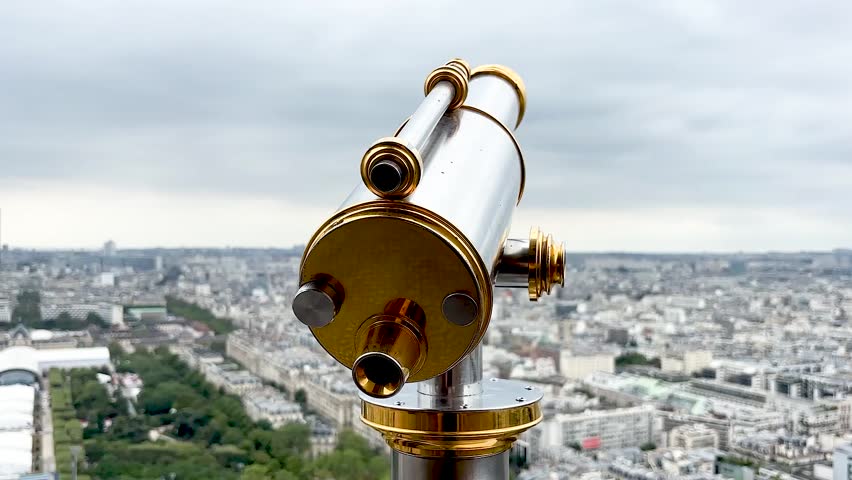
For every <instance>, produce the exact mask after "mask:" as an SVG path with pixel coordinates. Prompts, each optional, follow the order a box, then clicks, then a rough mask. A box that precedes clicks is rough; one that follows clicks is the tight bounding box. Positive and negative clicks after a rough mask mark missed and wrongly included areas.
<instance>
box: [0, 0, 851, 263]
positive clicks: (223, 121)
mask: <svg viewBox="0 0 852 480" xmlns="http://www.w3.org/2000/svg"><path fill="white" fill-rule="evenodd" d="M420 3H421V4H422V6H420V7H408V6H402V5H401V3H399V2H353V1H342V2H305V3H303V4H296V3H295V2H282V1H269V2H232V1H228V2H216V1H210V0H205V1H203V2H202V1H199V2H194V1H185V0H183V1H179V2H176V1H173V0H156V1H152V0H146V1H140V2H133V1H122V2H114V1H103V2H101V1H91V0H86V1H83V0H80V1H68V2H49V3H42V2H32V1H28V0H21V1H15V0H12V1H3V2H0V208H1V209H2V241H3V242H4V243H9V244H10V245H11V246H12V247H16V246H18V247H87V248H94V247H98V246H100V245H101V244H102V243H103V242H104V241H105V240H107V239H114V240H115V241H116V242H117V243H118V245H119V247H130V246H226V245H230V246H290V245H292V244H295V243H304V242H305V241H306V240H307V239H308V238H309V237H310V235H311V233H312V232H313V230H314V229H315V228H316V227H317V225H319V224H320V223H321V222H322V221H323V220H325V218H326V217H327V216H328V215H329V214H330V213H331V212H332V211H333V210H334V209H335V208H336V206H337V205H338V204H339V203H340V202H341V201H342V200H343V198H344V197H345V196H346V195H347V194H348V192H349V191H350V190H351V189H352V187H353V186H354V185H355V184H356V182H358V181H360V176H359V173H358V167H359V161H360V158H361V155H362V154H363V152H364V150H365V149H366V147H367V146H368V145H369V144H370V143H371V142H372V141H374V140H375V139H377V138H379V137H381V136H386V135H389V134H390V133H392V132H393V130H394V129H395V128H396V127H397V126H398V125H399V123H400V121H401V120H403V119H404V118H405V117H407V116H408V115H409V114H410V113H411V112H412V111H413V110H414V109H415V108H416V106H417V104H418V102H419V101H420V99H421V98H422V83H423V79H424V78H425V76H426V74H428V73H429V72H430V71H431V70H432V69H433V68H434V67H436V66H438V65H440V64H442V63H444V62H445V61H446V60H448V59H449V58H451V57H455V56H460V57H463V58H466V59H468V60H469V61H470V63H471V64H473V65H477V64H482V63H503V64H506V65H508V66H511V67H512V68H514V69H516V70H517V71H518V72H519V73H520V74H521V75H522V76H523V78H524V80H525V82H526V84H527V91H528V92H527V93H528V99H529V103H528V106H527V115H526V117H525V119H524V123H523V124H522V125H521V127H520V129H519V130H518V132H517V135H518V138H519V140H520V142H521V144H522V146H523V148H524V152H525V157H526V161H527V186H526V195H525V198H524V201H523V203H522V204H521V208H520V209H519V210H518V212H517V214H516V215H515V219H514V225H515V227H516V228H515V230H516V231H517V232H521V233H524V232H526V231H527V230H528V228H529V226H530V225H531V224H536V225H541V226H542V227H543V228H544V229H545V230H547V231H552V232H553V233H555V234H557V235H558V236H559V237H560V238H561V239H562V240H564V241H565V242H566V245H567V247H568V249H569V250H571V251H611V250H628V251H677V252H686V251H738V250H751V251H756V250H768V249H775V250H801V249H831V248H835V247H842V246H846V247H850V246H852V135H850V134H852V28H850V25H852V2H849V1H845V0H837V1H831V2H829V1H797V2H785V1H778V0H771V1H764V2H759V1H750V2H743V1H739V0H732V1H719V2H710V1H706V2H705V1H694V0H693V1H688V2H678V1H672V0H664V1H642V2H628V1H624V2H614V1H582V2H580V1H564V0H563V1H554V2H547V3H535V2H507V3H505V4H502V5H501V4H500V3H498V2H485V3H478V4H476V3H474V2H452V1H446V2H443V1H431V2H420Z"/></svg>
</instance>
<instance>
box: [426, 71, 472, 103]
mask: <svg viewBox="0 0 852 480" xmlns="http://www.w3.org/2000/svg"><path fill="white" fill-rule="evenodd" d="M469 80H470V65H468V63H467V62H465V61H464V60H462V59H460V58H454V59H452V60H450V61H449V62H447V64H446V65H442V66H440V67H438V68H436V69H435V70H432V72H431V73H429V75H427V76H426V81H425V82H423V93H424V94H425V95H429V92H431V91H432V89H433V88H435V85H437V84H438V82H450V83H451V84H452V85H453V89H454V93H453V99H452V101H450V106H449V110H455V109H456V108H459V107H460V106H462V104H464V101H465V99H467V91H468V82H469Z"/></svg>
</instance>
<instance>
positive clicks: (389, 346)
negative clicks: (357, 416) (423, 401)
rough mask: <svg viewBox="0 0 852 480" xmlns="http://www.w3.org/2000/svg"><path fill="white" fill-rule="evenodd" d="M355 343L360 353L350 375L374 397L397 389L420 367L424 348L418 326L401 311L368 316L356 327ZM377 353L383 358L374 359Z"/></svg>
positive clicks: (383, 396)
mask: <svg viewBox="0 0 852 480" xmlns="http://www.w3.org/2000/svg"><path fill="white" fill-rule="evenodd" d="M355 346H356V347H355V348H356V350H357V351H360V354H359V355H358V358H357V359H356V360H355V363H354V364H353V365H352V379H353V380H354V381H355V384H356V385H357V386H358V388H359V389H360V390H361V391H362V392H364V393H365V394H367V395H369V396H371V397H375V398H387V397H390V396H391V395H393V394H395V393H396V392H398V391H399V390H400V389H401V388H402V387H403V385H405V382H406V381H408V377H409V376H411V375H412V374H417V372H419V371H420V368H421V367H422V366H423V361H424V359H425V357H426V355H425V354H426V351H427V345H426V338H425V337H424V336H423V334H422V333H421V327H420V326H419V325H417V324H416V323H415V322H414V320H412V319H410V318H408V317H405V316H403V315H387V314H383V315H376V316H374V317H371V318H368V319H367V320H365V321H364V323H363V324H362V325H361V328H359V329H358V333H357V334H356V336H355ZM377 357H385V359H386V360H385V361H380V362H376V361H375V360H376V358H377ZM371 359H372V360H373V361H372V362H371ZM388 361H390V362H392V363H388ZM371 364H372V366H371Z"/></svg>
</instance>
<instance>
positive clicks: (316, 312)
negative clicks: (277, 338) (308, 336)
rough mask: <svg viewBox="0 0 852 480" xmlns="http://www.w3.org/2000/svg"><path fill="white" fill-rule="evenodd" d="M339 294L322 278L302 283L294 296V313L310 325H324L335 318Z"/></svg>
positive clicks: (301, 320)
mask: <svg viewBox="0 0 852 480" xmlns="http://www.w3.org/2000/svg"><path fill="white" fill-rule="evenodd" d="M338 297H339V295H338V294H337V292H336V291H335V289H334V288H333V287H332V286H331V285H329V284H328V283H327V282H323V281H322V280H312V281H310V282H307V283H305V284H304V285H302V286H301V287H300V288H299V290H298V291H297V292H296V296H295V297H294V298H293V313H294V314H295V315H296V318H298V319H299V321H300V322H302V323H304V324H305V325H307V326H309V327H324V326H326V325H328V324H329V323H331V321H332V320H334V315H335V314H336V313H337V309H338V308H339V300H340V299H339V298H338Z"/></svg>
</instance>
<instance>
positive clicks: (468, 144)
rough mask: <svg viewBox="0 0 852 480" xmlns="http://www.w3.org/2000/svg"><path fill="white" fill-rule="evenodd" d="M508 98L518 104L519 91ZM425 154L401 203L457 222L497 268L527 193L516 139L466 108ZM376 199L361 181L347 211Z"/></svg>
mask: <svg viewBox="0 0 852 480" xmlns="http://www.w3.org/2000/svg"><path fill="white" fill-rule="evenodd" d="M497 80H498V81H502V80H500V79H499V78H498V79H497ZM471 93H473V91H472V92H471ZM503 101H504V102H507V103H511V102H514V103H517V100H516V99H515V97H514V93H512V96H510V97H508V98H504V99H503ZM489 113H490V112H489ZM420 154H421V156H422V157H423V162H424V164H425V165H426V167H425V172H424V174H423V177H422V178H421V179H420V182H419V184H418V186H417V189H416V190H415V191H414V193H412V194H411V195H409V196H408V197H406V198H404V199H402V200H400V202H401V203H407V204H414V205H419V206H421V207H424V208H427V209H429V210H431V211H432V212H435V213H436V214H438V215H440V216H442V217H443V218H445V219H447V220H448V221H449V222H451V223H452V224H453V225H455V226H456V227H457V228H458V229H459V230H460V231H462V232H463V233H464V234H465V236H466V237H467V238H468V240H470V242H471V243H472V244H473V245H474V247H475V248H476V250H477V252H478V253H479V255H480V257H481V258H482V260H483V262H485V264H486V265H487V266H488V268H489V271H490V272H493V268H494V267H495V266H496V264H497V262H498V261H499V254H500V250H501V249H502V247H503V241H504V240H505V238H506V237H507V235H508V230H509V227H510V225H511V222H512V213H513V211H514V208H515V205H516V204H517V201H518V198H519V196H520V193H521V186H522V158H521V156H520V153H519V151H518V149H517V146H516V144H515V141H514V139H513V138H512V137H511V136H510V135H509V134H507V132H506V131H505V129H504V128H503V127H502V126H501V125H499V124H497V123H496V122H495V120H493V119H491V118H488V117H486V116H484V115H482V114H479V113H478V112H476V111H473V110H468V109H465V108H464V107H462V108H460V109H459V110H455V111H453V112H450V113H448V114H446V115H444V117H443V118H442V119H441V121H440V122H438V125H437V126H436V127H435V131H434V132H433V133H432V136H431V137H429V141H428V142H427V143H426V145H425V146H424V148H423V149H422V150H421V151H420ZM375 199H376V196H375V195H374V194H373V193H372V192H371V191H370V190H368V189H367V188H366V187H365V186H363V185H358V186H357V187H355V189H354V190H353V191H352V193H351V194H350V195H349V197H347V198H346V200H345V201H344V202H343V205H342V207H341V209H343V208H346V207H349V206H351V205H355V204H359V203H363V202H368V201H372V200H375ZM447 293H449V292H447ZM480 307H481V308H490V305H480Z"/></svg>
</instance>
